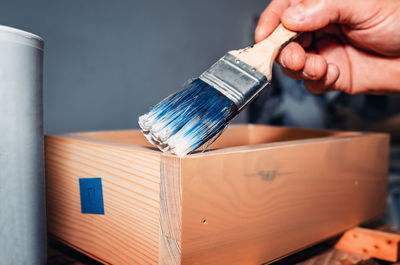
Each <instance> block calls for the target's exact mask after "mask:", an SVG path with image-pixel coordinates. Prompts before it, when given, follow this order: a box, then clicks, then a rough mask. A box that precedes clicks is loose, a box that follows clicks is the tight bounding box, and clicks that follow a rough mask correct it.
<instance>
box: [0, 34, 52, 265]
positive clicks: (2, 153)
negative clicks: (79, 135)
mask: <svg viewBox="0 0 400 265" xmlns="http://www.w3.org/2000/svg"><path fill="white" fill-rule="evenodd" d="M42 75H43V40H42V39H41V38H40V37H38V36H36V35H34V34H31V33H28V32H25V31H22V30H18V29H14V28H10V27H6V26H0V264H5V265H25V264H32V265H33V264H35V265H37V264H45V263H46V218H45V182H44V181H45V178H44V144H43V105H42V83H43V78H42Z"/></svg>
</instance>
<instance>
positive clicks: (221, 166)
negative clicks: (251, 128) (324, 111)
mask: <svg viewBox="0 0 400 265" xmlns="http://www.w3.org/2000/svg"><path fill="white" fill-rule="evenodd" d="M388 147H389V145H388V138H387V137H386V136H384V135H363V136H349V137H332V138H319V140H318V139H315V140H303V141H289V142H282V143H280V144H279V145H278V144H276V145H274V144H271V145H268V144H267V145H264V146H263V145H257V146H255V147H254V150H252V149H251V147H249V148H248V149H246V150H244V149H242V148H236V149H235V148H233V149H232V150H235V151H232V152H229V153H225V152H224V150H222V149H221V150H220V151H215V152H209V153H208V154H207V153H205V154H197V155H193V156H192V157H190V158H185V159H182V172H181V174H182V239H181V244H182V250H181V252H182V258H181V259H182V260H181V261H182V264H261V263H264V262H272V261H274V260H275V259H277V258H279V257H283V256H285V255H288V254H289V253H293V252H295V251H298V250H300V249H302V248H305V247H307V246H310V245H312V244H315V243H317V242H319V241H321V240H324V239H326V238H328V237H330V236H334V235H335V234H338V233H340V232H343V231H345V230H346V229H348V228H350V227H352V226H355V225H357V224H359V223H361V222H364V221H367V220H370V219H373V218H376V217H379V216H380V215H382V214H383V213H384V211H385V203H386V185H387V164H388V155H387V154H388Z"/></svg>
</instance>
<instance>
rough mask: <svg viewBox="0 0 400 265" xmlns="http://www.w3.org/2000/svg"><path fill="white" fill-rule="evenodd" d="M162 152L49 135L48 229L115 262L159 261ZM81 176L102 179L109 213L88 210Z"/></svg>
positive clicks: (47, 148) (47, 166)
mask: <svg viewBox="0 0 400 265" xmlns="http://www.w3.org/2000/svg"><path fill="white" fill-rule="evenodd" d="M159 169H160V155H159V153H157V152H140V151H137V150H136V151H132V150H129V149H126V148H121V147H119V146H113V145H106V144H102V143H95V142H86V141H82V140H76V139H68V138H59V137H52V136H47V137H46V176H47V183H46V184H47V202H48V204H47V214H48V230H49V232H50V233H51V234H53V235H55V236H56V237H58V238H61V239H62V240H64V241H65V242H67V243H68V244H69V245H72V246H74V247H75V248H77V249H83V250H85V251H86V252H88V253H89V254H90V255H92V256H96V257H99V259H101V260H104V261H105V262H108V263H112V264H157V263H158V247H159V246H158V242H159V203H160V201H159V181H160V170H159ZM79 178H101V179H102V186H103V197H104V211H105V214H104V215H96V214H82V213H81V205H80V193H79Z"/></svg>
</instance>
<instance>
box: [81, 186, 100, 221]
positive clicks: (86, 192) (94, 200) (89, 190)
mask: <svg viewBox="0 0 400 265" xmlns="http://www.w3.org/2000/svg"><path fill="white" fill-rule="evenodd" d="M79 190H80V193H81V212H82V213H90V214H104V203H103V188H102V184H101V178H81V179H79Z"/></svg>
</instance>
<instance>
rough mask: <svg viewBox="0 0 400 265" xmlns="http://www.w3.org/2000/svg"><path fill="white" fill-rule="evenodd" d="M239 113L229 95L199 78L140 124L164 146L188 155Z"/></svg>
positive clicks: (163, 103) (153, 138)
mask: <svg viewBox="0 0 400 265" xmlns="http://www.w3.org/2000/svg"><path fill="white" fill-rule="evenodd" d="M238 113H239V111H238V108H237V106H236V105H235V104H234V103H233V102H232V101H231V100H230V99H229V98H227V97H226V96H225V95H223V94H222V93H221V92H219V91H218V90H216V89H215V88H214V87H213V86H211V85H209V84H207V83H205V82H204V81H202V80H201V79H199V78H197V79H194V80H193V81H191V82H190V83H189V84H188V86H187V87H186V88H184V89H183V90H181V91H179V92H177V93H175V94H173V95H171V96H169V97H168V98H166V99H164V100H163V101H161V102H160V103H158V104H157V105H156V106H154V107H153V108H152V109H151V110H150V112H149V113H148V114H145V115H143V116H141V117H140V118H139V125H140V127H141V129H142V132H143V133H144V135H145V136H146V138H147V139H148V140H149V142H150V143H152V144H154V145H156V146H157V147H158V148H159V149H160V150H162V151H164V152H168V153H173V154H176V155H178V156H184V155H186V154H188V153H190V152H192V151H194V150H196V149H197V148H199V147H200V146H202V145H203V144H205V143H207V142H208V141H210V140H211V139H213V137H214V136H216V135H218V133H219V132H221V131H222V130H223V129H224V128H225V127H226V126H227V125H228V124H229V122H230V121H231V120H232V119H233V118H234V117H235V116H236V115H237V114H238Z"/></svg>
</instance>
